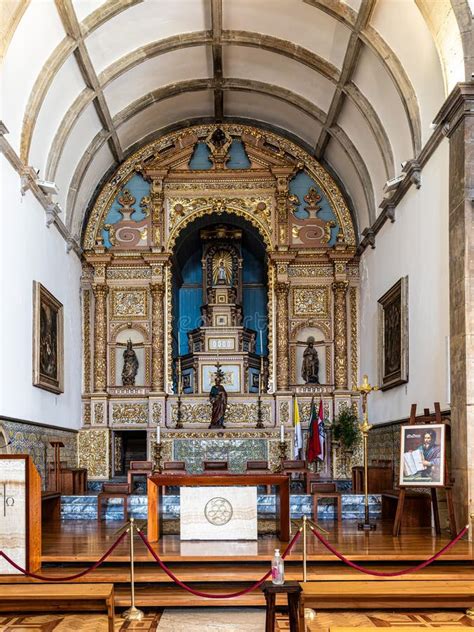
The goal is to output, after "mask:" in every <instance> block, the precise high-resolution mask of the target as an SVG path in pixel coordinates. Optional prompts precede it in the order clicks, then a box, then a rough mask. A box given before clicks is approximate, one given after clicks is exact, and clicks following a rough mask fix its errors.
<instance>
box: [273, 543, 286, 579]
mask: <svg viewBox="0 0 474 632" xmlns="http://www.w3.org/2000/svg"><path fill="white" fill-rule="evenodd" d="M272 583H274V584H276V585H277V586H281V585H282V584H284V583H285V569H284V562H283V559H282V557H281V556H280V549H275V555H274V557H273V560H272Z"/></svg>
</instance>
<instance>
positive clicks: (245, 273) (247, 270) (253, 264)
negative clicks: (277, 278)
mask: <svg viewBox="0 0 474 632" xmlns="http://www.w3.org/2000/svg"><path fill="white" fill-rule="evenodd" d="M242 257H243V260H244V262H243V266H242V281H243V283H263V282H264V278H265V270H264V267H263V266H264V264H263V261H262V259H261V258H259V257H256V256H255V254H254V253H253V252H251V251H250V250H247V249H246V248H242Z"/></svg>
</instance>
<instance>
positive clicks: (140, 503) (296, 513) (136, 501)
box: [61, 494, 382, 532]
mask: <svg viewBox="0 0 474 632" xmlns="http://www.w3.org/2000/svg"><path fill="white" fill-rule="evenodd" d="M381 506H382V505H381V496H380V494H371V495H369V508H370V515H371V518H373V519H374V520H375V519H378V518H380V517H381ZM128 507H129V512H130V515H131V516H132V517H134V518H136V519H143V520H146V519H147V510H148V499H147V497H146V496H145V495H131V496H129V499H128ZM335 510H336V508H335V504H334V501H333V500H332V499H325V498H322V499H320V500H319V502H318V520H334V519H335V518H336V512H335ZM162 512H163V518H164V522H165V525H166V522H168V524H169V525H171V523H177V524H178V526H179V515H180V497H179V496H178V495H165V496H163V497H162ZM257 513H258V518H259V527H260V526H262V525H263V523H264V522H265V521H271V522H272V523H273V522H274V521H275V518H276V515H277V497H276V496H275V495H274V494H268V495H265V494H262V495H258V496H257ZM290 513H291V518H292V519H294V520H297V519H299V518H301V517H302V516H303V515H306V516H307V517H311V516H312V513H313V499H312V497H311V496H309V495H306V494H298V495H292V496H291V497H290ZM103 517H104V518H105V519H106V520H122V519H123V500H122V499H121V498H110V499H109V500H108V502H107V506H106V508H105V514H104V515H103ZM61 518H62V519H63V520H96V519H97V495H94V494H89V495H84V496H63V497H62V498H61ZM342 518H343V520H359V519H363V518H364V495H363V494H343V495H342ZM166 531H167V529H166V527H165V532H166ZM169 532H173V531H169Z"/></svg>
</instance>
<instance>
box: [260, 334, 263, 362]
mask: <svg viewBox="0 0 474 632" xmlns="http://www.w3.org/2000/svg"><path fill="white" fill-rule="evenodd" d="M260 355H262V356H263V331H262V330H261V329H260Z"/></svg>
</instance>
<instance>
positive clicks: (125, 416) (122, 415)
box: [112, 402, 148, 424]
mask: <svg viewBox="0 0 474 632" xmlns="http://www.w3.org/2000/svg"><path fill="white" fill-rule="evenodd" d="M147 423H148V404H147V403H146V402H125V403H120V404H118V403H115V402H113V403H112V424H147Z"/></svg>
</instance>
